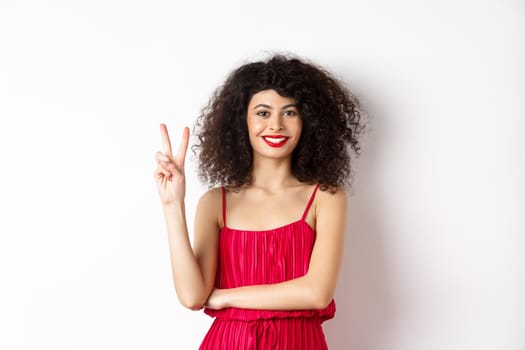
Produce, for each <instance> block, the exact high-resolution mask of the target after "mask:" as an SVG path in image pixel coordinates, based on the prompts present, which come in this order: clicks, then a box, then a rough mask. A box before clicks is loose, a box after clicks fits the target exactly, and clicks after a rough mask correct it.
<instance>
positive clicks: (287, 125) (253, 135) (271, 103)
mask: <svg viewBox="0 0 525 350" xmlns="http://www.w3.org/2000/svg"><path fill="white" fill-rule="evenodd" d="M246 121H247V124H248V133H249V136H250V143H251V145H252V148H253V152H254V157H256V156H261V157H266V158H287V157H291V155H292V152H293V150H294V149H295V147H296V146H297V143H298V142H299V137H300V136H301V130H302V127H303V122H302V119H301V116H300V115H299V109H298V108H297V105H296V102H295V99H293V98H290V97H283V96H281V95H279V94H278V93H277V92H276V91H275V90H263V91H260V92H258V93H256V94H254V95H253V96H252V99H251V100H250V103H249V104H248V113H247V116H246Z"/></svg>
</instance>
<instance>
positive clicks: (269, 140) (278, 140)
mask: <svg viewBox="0 0 525 350" xmlns="http://www.w3.org/2000/svg"><path fill="white" fill-rule="evenodd" d="M262 138H263V140H264V142H266V144H267V145H268V146H270V147H281V146H283V145H284V144H285V143H286V142H287V141H288V139H289V137H286V136H284V135H267V136H263V137H262Z"/></svg>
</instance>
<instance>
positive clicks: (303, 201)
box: [154, 55, 363, 350]
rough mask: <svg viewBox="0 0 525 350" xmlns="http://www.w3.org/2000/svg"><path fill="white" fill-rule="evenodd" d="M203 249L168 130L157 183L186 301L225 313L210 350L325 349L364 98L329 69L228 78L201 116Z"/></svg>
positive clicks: (269, 66)
mask: <svg viewBox="0 0 525 350" xmlns="http://www.w3.org/2000/svg"><path fill="white" fill-rule="evenodd" d="M196 130H197V132H196V133H197V136H198V144H196V145H195V146H194V148H193V150H194V151H196V152H198V154H199V161H200V162H199V170H200V174H199V175H200V178H201V179H202V180H203V181H205V182H206V183H208V185H209V186H210V188H211V189H210V190H209V191H208V192H206V193H205V194H204V195H203V196H202V197H201V198H200V200H199V203H198V206H197V210H196V217H195V225H194V229H195V232H194V246H193V249H192V247H191V245H190V241H189V238H188V231H187V226H186V217H185V207H184V197H185V177H184V159H185V155H186V151H187V147H188V139H189V129H188V128H185V129H184V131H183V136H182V142H181V145H180V148H179V150H178V152H177V154H176V155H173V154H172V150H171V145H170V140H169V136H168V131H167V129H166V126H165V125H164V124H162V125H161V135H162V140H163V145H164V152H157V154H156V161H157V164H158V166H157V169H156V170H155V173H154V175H155V179H156V182H157V188H158V191H159V195H160V199H161V202H162V207H163V210H164V216H165V220H166V224H167V229H168V237H169V247H170V258H171V266H172V272H173V281H174V284H175V289H176V292H177V296H178V298H179V300H180V302H181V303H182V304H183V305H184V306H185V307H188V308H190V309H192V310H199V309H201V308H203V307H205V310H204V311H205V313H206V314H208V315H210V316H212V317H215V320H214V322H213V324H212V326H211V328H210V330H209V331H208V333H207V334H206V336H205V338H204V340H203V341H202V344H201V346H200V349H229V350H231V349H257V348H274V349H326V348H327V345H326V341H325V337H324V334H323V330H322V327H321V323H322V322H323V321H324V320H327V319H329V318H332V317H333V316H334V314H335V302H334V300H333V295H334V291H335V287H336V283H337V278H338V273H339V268H340V266H341V261H342V257H343V249H344V234H345V224H346V208H347V194H346V191H345V189H344V186H345V185H348V184H349V181H348V179H349V174H350V171H351V167H350V156H349V154H348V151H349V149H352V150H353V151H354V152H355V153H356V154H359V150H360V147H359V143H358V137H359V135H360V133H361V131H362V130H363V126H362V125H361V124H360V113H359V111H358V100H357V99H356V98H354V97H353V96H352V95H351V93H350V92H349V91H348V90H346V89H345V88H344V87H343V86H342V85H341V84H340V83H339V82H338V81H337V80H336V79H335V78H333V77H332V76H331V75H330V74H329V73H328V72H326V71H325V70H324V69H322V68H320V67H317V66H315V65H314V64H311V63H308V62H305V61H304V60H300V59H297V58H288V57H285V56H282V55H275V56H273V57H271V58H270V59H269V60H267V61H261V62H255V63H249V64H246V65H243V66H241V67H239V68H238V69H236V70H235V71H234V72H232V73H231V74H230V76H229V77H228V78H227V80H226V81H225V83H224V84H223V85H222V86H221V87H220V88H219V89H218V90H217V92H216V93H215V94H214V96H213V97H212V99H211V100H210V102H209V104H208V105H207V107H205V108H204V109H203V111H202V114H201V115H200V117H199V119H198V122H197V126H196Z"/></svg>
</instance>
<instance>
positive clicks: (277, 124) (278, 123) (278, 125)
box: [269, 114, 283, 131]
mask: <svg viewBox="0 0 525 350" xmlns="http://www.w3.org/2000/svg"><path fill="white" fill-rule="evenodd" d="M269 129H270V130H272V131H278V130H282V129H283V123H282V119H281V116H279V115H276V114H274V115H273V116H272V117H271V118H270V120H269Z"/></svg>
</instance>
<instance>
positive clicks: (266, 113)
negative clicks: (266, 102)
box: [257, 111, 270, 117]
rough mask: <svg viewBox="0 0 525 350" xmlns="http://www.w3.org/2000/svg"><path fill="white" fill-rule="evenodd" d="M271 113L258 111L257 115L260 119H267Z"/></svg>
mask: <svg viewBox="0 0 525 350" xmlns="http://www.w3.org/2000/svg"><path fill="white" fill-rule="evenodd" d="M269 114H270V113H268V112H267V111H258V112H257V115H258V116H259V117H267V116H268V115H269Z"/></svg>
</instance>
